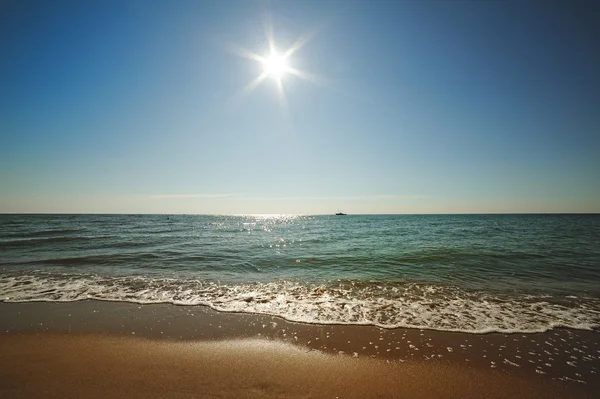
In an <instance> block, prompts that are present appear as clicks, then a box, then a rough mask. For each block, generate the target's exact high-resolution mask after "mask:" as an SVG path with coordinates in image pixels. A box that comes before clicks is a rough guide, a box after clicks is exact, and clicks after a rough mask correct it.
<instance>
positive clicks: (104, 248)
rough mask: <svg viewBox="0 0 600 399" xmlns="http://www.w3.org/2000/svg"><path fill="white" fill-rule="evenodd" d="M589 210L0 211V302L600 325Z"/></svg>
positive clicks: (599, 259)
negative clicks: (336, 213) (375, 212)
mask: <svg viewBox="0 0 600 399" xmlns="http://www.w3.org/2000/svg"><path fill="white" fill-rule="evenodd" d="M597 237H600V215H348V216H334V215H331V216H324V215H321V216H290V215H255V216H252V215H246V216H200V215H0V299H1V300H3V301H8V302H20V301H39V300H43V301H72V300H82V299H99V300H113V301H131V302H139V303H156V302H170V303H176V304H180V305H196V304H203V305H207V306H211V307H213V308H215V309H217V310H223V311H238V312H257V313H267V314H274V315H279V316H282V317H285V318H287V319H289V320H295V321H303V322H311V323H350V324H374V325H379V326H382V327H387V328H392V327H400V326H403V327H415V328H432V329H440V330H455V331H467V332H487V331H505V332H512V331H523V332H532V331H544V330H547V329H550V328H553V327H558V326H566V327H571V328H583V329H589V328H596V327H599V326H600V244H599V240H598V239H597Z"/></svg>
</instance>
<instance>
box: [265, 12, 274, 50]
mask: <svg viewBox="0 0 600 399" xmlns="http://www.w3.org/2000/svg"><path fill="white" fill-rule="evenodd" d="M263 27H264V29H265V34H266V36H267V41H268V42H269V50H270V52H271V54H272V53H273V52H275V35H274V33H273V21H272V19H271V13H270V12H269V11H267V10H265V12H264V13H263Z"/></svg>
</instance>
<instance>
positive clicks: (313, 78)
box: [286, 67, 330, 87]
mask: <svg viewBox="0 0 600 399" xmlns="http://www.w3.org/2000/svg"><path fill="white" fill-rule="evenodd" d="M286 72H288V73H291V74H292V75H294V76H297V77H299V78H301V79H304V80H306V81H308V82H311V83H314V84H316V85H320V86H326V87H329V86H330V85H329V83H328V82H327V80H326V79H325V78H323V77H321V76H319V75H315V74H313V73H309V72H306V71H301V70H300V69H296V68H292V67H287V68H286Z"/></svg>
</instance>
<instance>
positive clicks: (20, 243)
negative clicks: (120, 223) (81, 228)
mask: <svg viewBox="0 0 600 399" xmlns="http://www.w3.org/2000/svg"><path fill="white" fill-rule="evenodd" d="M113 237H114V236H110V235H105V236H76V237H73V236H66V237H65V236H61V237H45V238H18V239H9V240H0V247H2V248H9V247H29V246H31V245H38V244H42V245H43V244H58V243H71V242H77V241H92V240H106V239H110V238H113Z"/></svg>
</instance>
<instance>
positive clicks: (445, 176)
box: [0, 0, 600, 214]
mask: <svg viewBox="0 0 600 399" xmlns="http://www.w3.org/2000/svg"><path fill="white" fill-rule="evenodd" d="M599 20H600V12H599V8H598V6H597V5H595V3H594V2H592V1H590V2H562V3H553V2H529V3H528V2H524V1H515V2H504V1H463V2H453V1H445V0H444V1H419V2H417V1H414V2H411V1H379V2H378V1H364V2H361V1H321V0H319V1H309V0H307V1H294V2H284V1H281V2H280V1H271V2H254V1H244V0H240V1H221V0H218V1H183V0H178V1H166V0H165V1H152V0H148V1H145V0H144V1H142V0H140V1H128V0H119V1H109V0H102V1H60V0H59V1H19V0H14V1H11V0H8V1H3V2H2V3H1V4H0V212H67V213H68V212H73V213H80V212H83V213H201V214H210V213H226V214H229V213H233V214H238V213H304V214H307V213H332V212H335V211H337V210H338V209H339V210H343V211H345V212H347V213H483V212H600V73H599V71H600V46H599V43H600V27H599V26H598V23H597V22H598V21H599ZM269 27H270V28H269ZM269 32H272V38H273V42H274V45H275V50H276V52H277V54H278V55H279V56H281V55H282V54H284V53H285V52H286V50H288V49H289V48H293V49H294V51H293V52H292V53H291V54H290V55H289V56H288V57H287V58H286V59H285V62H286V63H287V67H284V70H283V71H278V72H280V74H278V73H275V71H274V70H273V69H272V68H271V67H272V64H271V63H270V62H271V61H273V59H271V58H270V57H271V56H270V50H269V48H270V47H269V40H268V36H269ZM295 43H296V46H294V44H295ZM257 56H258V57H257ZM259 57H264V58H259ZM269 59H270V60H271V61H269ZM261 60H262V61H261ZM275 60H276V59H275ZM269 68H271V69H269ZM286 68H287V69H286ZM269 71H271V72H272V73H267V72H269ZM261 75H262V76H261ZM259 76H260V77H262V78H264V79H263V80H262V81H260V82H259V84H256V85H252V83H251V82H253V81H254V82H255V83H256V81H255V79H256V78H257V77H259ZM278 76H279V78H278ZM278 79H279V80H278ZM278 81H279V82H280V84H281V85H280V86H279V84H278ZM282 93H283V95H282Z"/></svg>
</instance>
